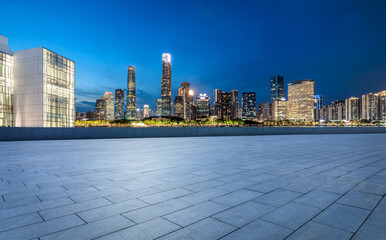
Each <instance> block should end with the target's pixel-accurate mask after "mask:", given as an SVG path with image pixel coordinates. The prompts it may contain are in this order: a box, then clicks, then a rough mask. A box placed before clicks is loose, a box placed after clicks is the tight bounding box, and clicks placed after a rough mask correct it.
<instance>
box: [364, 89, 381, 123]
mask: <svg viewBox="0 0 386 240" xmlns="http://www.w3.org/2000/svg"><path fill="white" fill-rule="evenodd" d="M378 100H379V97H378V95H377V94H374V93H368V94H365V95H362V106H361V111H362V114H361V115H362V119H365V120H370V121H372V120H378V117H379V116H378V111H379V105H378Z"/></svg>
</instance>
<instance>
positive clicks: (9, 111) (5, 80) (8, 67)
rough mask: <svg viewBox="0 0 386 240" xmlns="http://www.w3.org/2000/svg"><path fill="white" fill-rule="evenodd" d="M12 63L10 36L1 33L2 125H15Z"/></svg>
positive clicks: (0, 86) (0, 81)
mask: <svg viewBox="0 0 386 240" xmlns="http://www.w3.org/2000/svg"><path fill="white" fill-rule="evenodd" d="M12 65H13V56H12V54H11V49H10V48H9V47H8V38H6V37H3V36H1V35H0V127H12V126H13V81H12V69H13V67H12Z"/></svg>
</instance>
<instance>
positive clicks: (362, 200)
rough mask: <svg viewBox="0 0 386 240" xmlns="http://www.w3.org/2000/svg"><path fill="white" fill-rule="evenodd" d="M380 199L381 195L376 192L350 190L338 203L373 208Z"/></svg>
mask: <svg viewBox="0 0 386 240" xmlns="http://www.w3.org/2000/svg"><path fill="white" fill-rule="evenodd" d="M380 200H381V196H378V195H375V194H371V193H364V192H358V191H350V192H348V193H346V194H345V195H344V196H343V197H342V198H340V199H339V200H338V203H341V204H346V205H351V206H354V207H359V208H365V209H368V210H373V209H374V207H375V205H377V203H378V202H379V201H380Z"/></svg>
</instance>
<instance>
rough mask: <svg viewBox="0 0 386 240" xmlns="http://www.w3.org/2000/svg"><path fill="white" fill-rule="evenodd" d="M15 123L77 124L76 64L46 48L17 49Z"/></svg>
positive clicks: (14, 58)
mask: <svg viewBox="0 0 386 240" xmlns="http://www.w3.org/2000/svg"><path fill="white" fill-rule="evenodd" d="M13 64H14V65H13V66H14V75H13V76H14V77H13V81H14V101H13V102H14V108H13V112H14V114H13V117H14V126H16V127H74V124H75V63H74V61H72V60H70V59H68V58H65V57H63V56H61V55H59V54H57V53H54V52H52V51H50V50H48V49H46V48H43V47H39V48H34V49H28V50H22V51H16V52H14V53H13Z"/></svg>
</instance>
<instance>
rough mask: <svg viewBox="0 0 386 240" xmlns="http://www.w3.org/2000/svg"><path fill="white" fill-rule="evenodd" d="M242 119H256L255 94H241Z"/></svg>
mask: <svg viewBox="0 0 386 240" xmlns="http://www.w3.org/2000/svg"><path fill="white" fill-rule="evenodd" d="M241 106H242V119H254V118H256V92H246V93H242V94H241Z"/></svg>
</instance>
